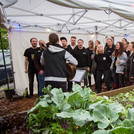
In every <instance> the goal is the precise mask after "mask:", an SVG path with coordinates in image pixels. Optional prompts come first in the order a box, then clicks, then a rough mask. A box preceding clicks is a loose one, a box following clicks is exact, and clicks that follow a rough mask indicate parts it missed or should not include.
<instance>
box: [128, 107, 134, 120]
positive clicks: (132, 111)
mask: <svg viewBox="0 0 134 134" xmlns="http://www.w3.org/2000/svg"><path fill="white" fill-rule="evenodd" d="M128 119H130V120H131V121H134V108H131V109H130V108H129V109H128Z"/></svg>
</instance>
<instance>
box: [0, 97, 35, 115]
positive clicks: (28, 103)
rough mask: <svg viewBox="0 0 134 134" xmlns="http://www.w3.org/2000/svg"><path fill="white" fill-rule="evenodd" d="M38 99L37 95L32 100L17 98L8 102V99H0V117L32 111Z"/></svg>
mask: <svg viewBox="0 0 134 134" xmlns="http://www.w3.org/2000/svg"><path fill="white" fill-rule="evenodd" d="M36 99H37V95H35V96H33V97H32V98H24V97H21V98H15V99H12V100H7V99H6V98H1V99H0V117H1V116H5V115H9V114H13V113H17V112H22V111H27V110H30V109H31V108H32V107H33V106H34V103H35V101H36Z"/></svg>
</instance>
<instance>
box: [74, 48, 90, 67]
mask: <svg viewBox="0 0 134 134" xmlns="http://www.w3.org/2000/svg"><path fill="white" fill-rule="evenodd" d="M74 57H75V58H76V60H77V61H78V65H77V67H90V62H89V61H90V56H89V54H88V52H87V50H86V49H85V48H84V47H83V49H79V48H78V46H76V47H75V49H74Z"/></svg>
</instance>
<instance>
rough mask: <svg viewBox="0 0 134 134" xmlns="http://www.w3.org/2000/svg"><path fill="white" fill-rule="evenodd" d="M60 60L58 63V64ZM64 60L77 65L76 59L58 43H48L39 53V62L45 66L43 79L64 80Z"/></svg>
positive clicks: (65, 77) (65, 74)
mask: <svg viewBox="0 0 134 134" xmlns="http://www.w3.org/2000/svg"><path fill="white" fill-rule="evenodd" d="M59 62H60V64H59ZM66 62H68V63H72V64H73V65H77V63H78V62H77V60H76V59H75V58H74V57H73V56H72V55H71V54H70V53H69V52H67V51H66V50H65V49H63V48H62V47H61V46H60V45H59V44H54V45H52V44H50V45H49V47H48V49H46V50H44V51H43V53H42V55H41V64H42V65H44V67H45V81H55V82H66V81H67V73H66V72H65V71H64V69H63V67H62V66H61V64H62V65H63V66H66Z"/></svg>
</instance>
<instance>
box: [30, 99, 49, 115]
mask: <svg viewBox="0 0 134 134" xmlns="http://www.w3.org/2000/svg"><path fill="white" fill-rule="evenodd" d="M45 107H48V104H47V102H46V101H40V102H39V103H38V104H37V105H36V106H35V107H33V108H31V109H30V111H29V112H28V114H29V113H31V112H34V111H36V110H38V109H41V108H45Z"/></svg>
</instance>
